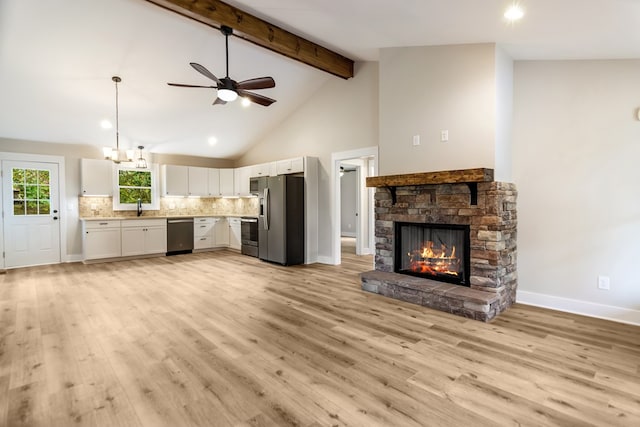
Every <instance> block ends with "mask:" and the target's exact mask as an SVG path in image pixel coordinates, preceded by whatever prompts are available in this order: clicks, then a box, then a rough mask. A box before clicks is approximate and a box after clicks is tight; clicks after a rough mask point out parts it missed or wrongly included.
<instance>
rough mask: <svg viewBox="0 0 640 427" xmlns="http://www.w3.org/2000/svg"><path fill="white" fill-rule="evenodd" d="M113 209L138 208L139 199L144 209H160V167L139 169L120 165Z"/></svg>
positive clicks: (117, 169) (153, 166)
mask: <svg viewBox="0 0 640 427" xmlns="http://www.w3.org/2000/svg"><path fill="white" fill-rule="evenodd" d="M115 180H116V181H115V188H114V189H115V191H114V196H113V210H118V211H126V210H136V209H137V207H138V199H140V201H141V202H142V209H152V210H158V209H159V208H160V202H159V198H158V194H159V192H158V188H157V187H158V168H157V165H152V166H151V167H150V168H148V169H137V168H131V167H126V166H120V165H118V166H117V167H116V174H115Z"/></svg>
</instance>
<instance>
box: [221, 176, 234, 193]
mask: <svg viewBox="0 0 640 427" xmlns="http://www.w3.org/2000/svg"><path fill="white" fill-rule="evenodd" d="M234 175H235V171H234V169H220V195H221V196H233V195H234V194H235V191H234V190H235V186H234V181H235V176H234Z"/></svg>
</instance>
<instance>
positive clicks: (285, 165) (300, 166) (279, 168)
mask: <svg viewBox="0 0 640 427" xmlns="http://www.w3.org/2000/svg"><path fill="white" fill-rule="evenodd" d="M302 172H304V157H296V158H293V159H287V160H278V161H277V162H276V174H277V175H288V174H290V173H302Z"/></svg>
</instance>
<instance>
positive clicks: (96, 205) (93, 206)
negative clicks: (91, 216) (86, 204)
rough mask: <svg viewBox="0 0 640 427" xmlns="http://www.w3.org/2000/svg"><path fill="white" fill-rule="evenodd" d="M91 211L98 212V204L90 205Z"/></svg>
mask: <svg viewBox="0 0 640 427" xmlns="http://www.w3.org/2000/svg"><path fill="white" fill-rule="evenodd" d="M91 210H92V211H97V210H98V204H97V203H91Z"/></svg>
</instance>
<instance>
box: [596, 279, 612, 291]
mask: <svg viewBox="0 0 640 427" xmlns="http://www.w3.org/2000/svg"><path fill="white" fill-rule="evenodd" d="M609 285H610V280H609V277H608V276H598V289H604V290H605V291H608V290H609V289H610V287H609Z"/></svg>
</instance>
